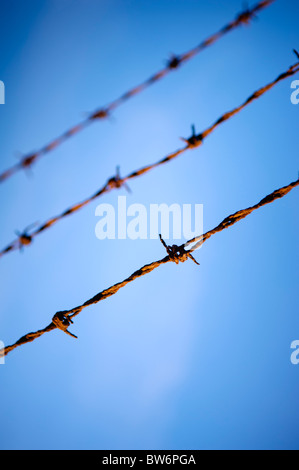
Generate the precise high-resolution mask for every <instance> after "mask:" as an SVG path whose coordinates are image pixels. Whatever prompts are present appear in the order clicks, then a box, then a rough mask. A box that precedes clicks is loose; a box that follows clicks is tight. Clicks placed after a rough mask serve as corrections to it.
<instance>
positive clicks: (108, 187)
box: [0, 62, 299, 258]
mask: <svg viewBox="0 0 299 470" xmlns="http://www.w3.org/2000/svg"><path fill="white" fill-rule="evenodd" d="M298 72H299V62H297V63H296V64H294V65H292V66H291V67H290V68H289V69H288V70H287V71H286V72H283V73H282V74H280V75H279V76H278V77H277V78H276V79H275V80H274V81H272V82H271V83H269V84H268V85H266V86H263V87H262V88H260V89H259V90H257V91H255V92H254V93H253V94H252V95H251V96H250V97H249V98H247V100H246V101H245V102H244V103H243V104H242V105H240V106H238V107H236V108H235V109H233V110H232V111H229V112H227V113H225V114H223V115H222V116H221V117H220V118H219V119H218V120H217V121H216V122H215V123H214V124H212V125H211V126H210V127H209V128H208V129H206V130H205V131H203V132H202V133H200V134H195V131H194V129H193V135H191V137H189V138H188V139H183V140H184V141H185V143H186V145H185V146H184V147H182V148H180V149H178V150H176V151H175V152H173V153H170V154H168V155H167V156H166V157H163V158H162V159H161V160H159V161H158V162H156V163H153V164H150V165H147V166H145V167H143V168H140V169H139V170H135V171H133V172H132V173H130V174H129V175H127V176H125V177H124V178H121V177H120V175H119V174H117V175H116V176H115V177H113V178H110V179H109V180H108V182H107V183H106V184H105V185H104V186H103V187H102V188H101V189H100V190H98V191H97V192H96V193H95V194H93V195H92V196H91V197H88V198H87V199H85V200H84V201H82V202H79V203H77V204H74V205H73V206H71V207H69V208H68V209H66V210H65V211H63V212H62V213H61V214H60V215H57V216H55V217H52V218H50V219H49V220H47V221H46V222H45V223H43V224H42V225H40V226H39V227H37V228H36V229H35V230H34V231H32V232H31V233H30V234H29V233H26V231H25V232H24V233H23V234H20V236H19V238H18V239H16V240H14V241H13V242H12V243H10V244H9V245H8V246H7V247H6V248H4V249H3V250H2V251H0V258H1V257H2V256H4V255H5V254H7V253H9V252H12V251H15V250H18V249H19V248H22V247H23V246H25V245H30V244H31V243H32V241H33V239H34V238H35V237H36V236H37V235H39V234H41V233H42V232H44V231H45V230H47V229H49V228H50V227H52V226H53V225H55V224H56V223H57V222H59V221H60V220H63V219H64V218H65V217H67V216H69V215H71V214H74V213H75V212H77V211H79V210H80V209H82V208H83V207H85V206H86V205H88V204H89V203H91V202H92V201H94V200H95V199H97V198H99V197H100V196H102V195H104V194H105V193H107V192H109V191H112V190H114V189H118V188H121V187H122V186H123V185H125V184H126V183H127V182H128V181H129V180H131V179H134V178H137V177H138V176H141V175H143V174H145V173H147V172H149V171H151V170H153V169H155V168H158V167H159V166H160V165H164V164H165V163H168V162H170V161H171V160H173V159H174V158H177V157H179V156H180V155H182V154H183V153H184V152H186V151H187V150H192V149H194V148H197V147H200V146H201V145H202V144H203V142H204V140H205V139H206V138H207V137H208V136H209V135H210V134H211V133H212V132H214V131H215V130H216V129H217V127H218V126H220V125H221V124H223V123H224V122H226V121H228V120H229V119H231V118H232V117H233V116H235V115H236V114H238V113H239V112H241V111H242V110H243V109H244V108H246V107H247V106H248V105H249V104H250V103H252V102H253V101H255V100H257V99H259V98H260V97H261V96H263V95H264V94H265V93H266V92H268V91H269V90H271V89H272V88H273V87H274V86H275V85H276V84H278V83H279V82H281V81H282V80H285V79H286V78H288V77H290V76H292V75H295V74H296V73H298Z"/></svg>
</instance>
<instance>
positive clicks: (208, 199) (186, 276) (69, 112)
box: [0, 0, 299, 449]
mask: <svg viewBox="0 0 299 470" xmlns="http://www.w3.org/2000/svg"><path fill="white" fill-rule="evenodd" d="M241 8H242V4H241V2H239V1H235V0H230V1H229V2H227V1H219V0H211V1H209V2H204V1H201V0H200V1H193V0H184V1H183V0H177V1H169V0H159V1H152V0H151V1H144V0H142V1H137V0H131V1H129V0H123V1H120V0H109V1H108V0H100V1H95V0H86V1H85V0H84V1H83V0H59V1H58V0H57V1H56V0H51V1H50V0H48V1H44V0H38V1H33V0H29V1H27V2H21V1H20V0H18V1H17V0H12V1H4V0H2V1H1V15H0V38H1V50H0V80H3V82H4V83H5V87H6V104H5V105H4V106H3V105H2V106H1V107H0V133H1V134H0V135H1V140H0V147H1V157H0V170H1V171H2V170H4V169H6V168H7V167H9V166H11V165H12V164H14V163H15V162H16V161H17V158H18V157H17V156H16V153H18V152H19V153H29V152H31V151H34V150H37V149H39V148H40V147H42V146H43V145H44V144H46V143H48V142H49V141H50V140H51V139H52V138H54V137H56V136H57V135H60V134H61V132H63V131H64V130H66V129H68V128H69V127H70V126H72V125H74V124H76V123H77V122H80V121H81V120H82V119H83V118H84V116H86V113H88V112H90V111H93V110H95V109H97V108H98V107H100V106H102V105H105V104H106V103H108V102H109V101H111V100H113V99H114V98H116V97H118V96H119V95H121V94H122V93H123V92H124V91H126V90H127V89H129V88H131V87H132V86H134V85H136V84H138V83H139V82H140V81H143V80H144V79H145V78H147V77H148V76H150V75H151V74H152V73H153V72H155V71H157V70H159V69H160V67H161V65H163V64H164V63H165V60H167V59H168V58H169V56H170V54H171V53H181V52H185V51H186V50H188V49H189V48H192V47H193V46H195V45H196V44H198V43H199V42H200V41H201V40H202V39H204V38H205V37H207V36H208V35H210V34H211V33H213V32H214V31H216V30H218V29H219V28H220V27H222V26H223V25H224V24H226V23H227V22H228V21H230V20H231V19H232V18H233V17H234V16H235V15H236V14H237V13H238V12H239V11H240V9H241ZM298 13H299V5H298V4H297V3H296V2H294V1H292V0H284V1H282V0H278V1H277V2H276V3H274V5H272V6H271V7H269V8H268V9H266V10H265V11H263V12H262V13H261V14H260V15H259V19H258V20H256V21H254V22H253V23H252V25H251V26H250V27H242V28H240V29H238V30H236V31H234V32H232V33H231V34H230V35H228V36H227V37H225V38H224V39H222V40H221V41H220V42H218V43H217V44H215V45H214V46H212V47H211V48H209V49H208V50H206V51H205V52H203V53H202V54H201V55H200V56H198V57H196V58H195V59H194V60H192V61H191V62H189V63H188V64H186V65H185V66H184V67H182V68H181V69H179V70H178V71H177V72H175V73H173V74H171V75H170V76H169V77H167V78H166V79H165V80H163V81H161V82H159V83H158V84H156V85H154V86H153V87H151V88H150V89H148V90H147V91H145V92H144V93H142V94H140V95H139V96H137V97H135V98H134V99H132V100H131V101H130V102H128V103H126V104H125V105H124V106H123V107H121V108H119V109H118V110H117V111H115V113H114V114H113V115H112V116H111V119H109V120H106V121H102V122H98V123H94V124H93V125H92V126H90V127H89V128H88V129H86V130H85V131H84V132H82V133H81V134H79V135H77V136H76V137H74V138H73V139H70V140H69V141H68V142H67V143H65V144H64V145H62V146H61V147H60V148H58V149H57V150H55V151H53V152H52V153H50V154H48V155H47V156H45V157H44V158H43V159H41V160H40V161H39V162H37V164H36V165H35V166H34V168H33V172H32V173H33V174H32V175H26V174H25V173H19V174H18V175H16V176H14V177H13V178H11V179H10V180H9V181H7V182H5V183H4V184H2V185H1V186H0V198H1V201H2V202H1V212H0V214H1V232H0V245H1V248H2V247H5V246H6V245H7V244H8V243H9V242H10V241H11V240H12V239H13V238H14V236H15V235H14V232H15V230H22V229H24V228H25V227H27V226H28V225H30V224H31V223H33V222H40V223H42V222H43V221H45V220H47V219H48V218H49V217H52V216H54V215H57V214H59V213H60V212H62V211H63V210H64V209H66V208H68V207H69V206H70V205H72V204H74V203H76V202H78V201H81V200H82V199H84V198H86V197H87V196H89V195H92V194H93V193H94V192H96V190H97V189H99V188H100V187H102V186H103V184H104V183H105V182H106V180H107V179H108V177H111V176H113V175H114V173H115V168H116V166H117V165H119V166H120V168H121V172H122V174H127V173H129V172H131V171H132V170H134V169H136V168H139V167H141V166H143V165H146V164H148V163H151V162H155V161H156V160H158V159H160V158H162V157H163V156H164V155H166V154H168V153H169V152H171V151H173V150H176V149H177V148H178V147H180V146H181V142H180V140H179V137H182V136H183V137H188V136H189V135H190V127H191V125H192V124H193V123H194V124H195V125H196V129H197V131H198V132H199V131H200V130H204V129H205V128H207V127H208V126H209V125H210V124H211V123H213V122H214V121H215V120H216V119H217V118H218V117H219V116H220V115H221V114H222V113H223V112H226V111H228V110H230V109H232V108H233V107H235V106H236V105H238V104H240V103H241V102H243V101H244V100H245V99H246V98H247V97H248V96H249V95H250V94H251V93H252V92H253V91H255V90H256V89H257V88H259V87H260V86H262V85H264V84H266V83H268V82H269V81H271V80H273V79H274V78H276V77H277V76H278V75H279V74H280V73H281V72H282V71H284V70H286V69H287V68H288V67H289V65H291V64H292V63H294V62H295V57H294V55H293V54H292V49H293V48H294V47H297V48H298V47H299V44H298V40H299V38H298ZM291 83H292V79H289V80H286V81H284V82H282V83H281V84H279V85H278V86H277V87H276V88H275V89H273V90H272V91H270V92H269V93H268V94H267V95H265V96H264V97H262V98H261V99H260V100H258V101H257V102H255V103H253V104H252V105H251V106H250V107H249V108H247V109H246V110H244V111H243V112H242V113H241V114H239V115H238V116H236V117H234V118H233V119H232V120H230V121H229V122H227V123H225V124H223V126H221V127H220V128H219V129H218V130H217V131H215V133H214V134H213V135H211V136H210V137H209V138H208V139H207V140H206V142H205V143H204V145H203V146H202V147H201V148H199V149H196V150H194V151H192V152H188V153H186V154H185V155H184V156H182V157H180V158H178V159H176V160H174V161H172V162H171V163H169V164H167V165H165V166H163V167H160V168H159V169H156V170H153V171H152V172H150V173H148V174H146V175H144V176H142V177H140V178H137V179H135V180H132V181H131V183H130V187H131V190H132V194H131V195H128V203H129V204H130V203H132V204H133V203H140V204H144V205H145V206H146V207H149V205H150V204H155V203H156V204H161V203H166V204H172V203H177V204H203V207H204V230H209V229H211V228H213V227H214V226H216V225H218V223H219V222H220V221H221V220H222V219H223V218H224V217H226V216H227V215H229V214H231V213H232V212H235V211H237V210H239V209H242V208H245V207H248V206H249V205H252V204H255V203H256V202H258V201H259V200H260V199H261V198H262V197H264V196H265V195H266V194H268V193H270V192H272V191H273V190H274V189H276V188H279V187H281V186H284V185H286V184H288V183H289V182H291V181H294V180H295V179H296V178H297V175H298V168H299V165H298V157H297V150H296V149H298V143H299V142H298V136H299V133H298V113H299V106H294V105H292V104H291V101H290V96H291ZM125 194H126V193H125V190H124V189H122V190H120V191H119V192H117V191H114V192H111V193H109V194H108V195H106V196H104V197H103V198H102V199H101V200H98V201H95V202H94V203H92V204H90V205H89V206H87V207H86V208H85V209H83V210H82V211H80V212H78V213H77V214H74V215H73V216H71V217H70V218H68V219H66V220H64V221H62V222H60V223H59V224H57V225H56V226H55V227H53V228H51V229H50V230H48V231H46V232H45V233H44V234H42V235H40V237H37V238H36V239H35V240H34V243H33V244H32V245H31V246H29V247H27V248H26V250H24V252H23V253H18V252H15V253H11V254H9V255H7V256H5V257H4V258H2V259H1V261H0V282H1V292H0V295H1V310H0V326H1V333H0V339H1V340H2V341H4V343H5V344H11V343H13V342H14V341H16V340H17V339H18V338H19V337H21V336H22V335H24V334H25V333H27V332H30V331H36V330H37V329H39V328H42V327H44V326H46V325H47V324H48V323H49V322H50V320H51V318H52V316H53V314H54V313H55V312H56V311H58V310H65V309H69V308H72V307H75V306H76V305H79V304H81V303H82V302H84V301H85V300H87V299H89V298H91V297H92V296H93V295H95V294H96V293H97V292H100V291H101V290H103V289H104V288H106V287H109V286H110V285H112V284H114V283H116V282H118V281H120V280H122V279H123V278H125V277H127V276H128V275H130V274H131V273H132V272H134V271H135V270H136V269H138V268H139V267H141V266H143V265H144V264H146V263H149V262H151V261H154V260H157V259H160V258H162V257H163V256H164V254H165V252H164V251H163V247H162V245H161V244H160V242H159V241H157V240H137V241H132V240H104V241H100V240H98V239H97V238H96V236H95V226H96V223H97V220H98V219H97V218H96V217H95V210H96V207H97V205H98V204H100V203H102V202H105V203H110V204H113V205H114V206H115V207H116V205H117V197H118V196H119V195H125ZM297 213H298V190H294V191H293V192H291V193H290V194H289V195H288V196H286V197H285V198H283V199H282V200H280V201H278V202H275V203H273V204H271V205H268V206H267V207H265V208H262V209H261V210H260V211H258V212H255V213H254V214H253V215H251V216H249V217H248V218H247V219H245V220H243V221H241V222H240V223H238V224H236V225H235V226H234V227H232V228H231V229H229V230H226V231H224V232H222V233H220V234H217V235H215V236H214V237H212V238H211V239H210V240H209V241H208V242H207V243H206V244H205V245H204V246H203V247H202V249H201V250H200V251H199V252H197V253H196V255H195V256H196V258H197V260H198V261H199V262H200V263H201V266H200V267H197V266H196V265H195V264H194V263H192V262H191V261H190V262H188V263H184V264H180V265H178V266H177V265H175V264H170V263H169V264H168V265H166V266H163V267H160V268H159V269H157V270H155V271H154V272H153V273H151V274H150V275H148V276H144V277H143V278H142V279H140V280H138V281H136V282H134V283H132V284H131V285H129V286H127V287H126V288H124V289H122V290H120V291H119V292H118V294H117V295H115V296H113V297H111V298H109V299H108V300H105V301H103V302H101V303H100V304H98V305H96V306H93V307H90V308H89V309H86V310H85V311H84V312H82V314H81V315H79V316H78V317H77V318H76V319H75V324H74V325H72V328H71V331H73V332H74V333H75V334H76V335H77V336H78V337H79V338H78V340H74V339H73V338H70V337H69V336H67V335H64V334H63V333H62V332H61V331H58V330H57V331H54V332H52V333H49V334H47V335H44V336H43V337H42V338H40V339H39V340H37V341H35V342H33V343H31V344H29V345H26V346H24V347H22V348H19V349H17V350H15V351H14V352H12V353H11V354H9V355H8V356H7V358H6V364H5V365H1V366H0V387H1V388H0V390H1V401H0V423H1V424H0V437H1V439H0V447H1V449H63V448H67V449H231V448H233V449H235V448H237V449H239V448H240V449H246V448H255V449H259V448H267V449H268V448H269V449H272V448H273V449H275V448H279V449H289V448H291V449H296V448H298V442H299V431H298V419H299V408H298V387H299V366H294V365H292V364H291V362H290V356H291V349H290V345H291V343H292V341H294V340H298V339H299V319H298V241H297V234H298V218H297Z"/></svg>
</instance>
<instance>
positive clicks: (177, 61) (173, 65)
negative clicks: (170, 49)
mask: <svg viewBox="0 0 299 470" xmlns="http://www.w3.org/2000/svg"><path fill="white" fill-rule="evenodd" d="M274 2H275V0H263V1H261V2H259V3H258V4H256V5H255V6H253V7H252V8H246V9H245V10H244V11H242V12H241V13H240V14H239V15H238V16H237V17H236V18H235V19H234V20H233V21H231V22H230V23H229V24H227V25H226V26H224V27H223V28H221V29H220V31H218V32H217V33H215V34H213V35H212V36H210V37H209V38H207V39H205V40H204V41H203V42H201V43H200V44H199V45H198V46H196V47H194V48H193V49H191V50H189V51H188V52H186V53H184V54H181V55H174V56H172V57H171V59H169V60H168V62H167V64H166V66H165V67H164V68H163V69H162V70H160V71H159V72H157V73H155V74H154V75H152V76H151V77H150V78H148V79H146V80H145V81H144V82H142V83H141V84H140V85H137V86H136V87H134V88H132V89H131V90H129V91H127V92H126V93H123V94H122V95H121V96H120V97H119V98H117V99H116V100H114V101H112V102H111V103H110V104H108V105H107V106H104V107H103V108H100V109H98V110H96V111H94V112H93V113H91V114H90V115H89V116H88V117H87V118H86V119H85V120H83V121H82V122H81V123H79V124H77V125H75V126H73V127H72V128H70V129H69V130H68V131H66V132H64V133H63V134H62V135H61V136H59V137H57V138H56V139H54V140H52V141H51V142H50V143H49V144H47V145H45V146H44V147H42V148H41V149H40V150H38V151H36V152H33V153H30V154H28V155H25V156H24V157H23V158H22V159H21V160H20V162H18V163H17V164H16V165H14V166H12V167H11V168H9V169H7V170H6V171H4V172H3V173H2V174H0V183H3V182H4V181H6V180H7V179H8V178H10V177H11V176H13V175H14V174H15V173H17V172H18V171H20V170H27V169H28V168H30V167H31V166H32V165H33V164H34V163H35V162H36V161H37V160H38V159H39V158H41V157H42V156H44V155H46V154H48V153H49V152H51V151H52V150H54V149H56V148H57V147H58V146H60V145H61V144H62V143H63V142H65V141H66V140H68V139H70V138H71V137H73V136H74V135H76V134H78V133H79V132H81V131H83V130H84V129H85V128H86V127H87V126H89V125H90V124H91V123H93V122H94V121H97V120H103V119H107V118H108V117H109V116H110V115H111V112H112V111H114V110H115V109H116V108H118V107H119V106H121V105H122V104H123V103H125V102H126V101H128V100H129V99H130V98H132V97H133V96H136V95H138V94H139V93H141V92H142V91H144V90H145V89H147V88H148V87H150V86H151V85H153V84H154V83H157V82H158V81H159V80H161V79H162V78H164V77H166V76H167V75H168V74H169V73H170V72H172V71H174V70H177V69H178V68H179V67H180V66H181V65H183V64H184V63H186V62H188V61H189V60H191V59H192V58H194V57H195V56H196V55H198V54H199V53H201V52H202V51H203V50H204V49H206V48H207V47H209V46H211V45H212V44H214V43H215V42H216V41H217V40H219V39H221V38H222V37H223V36H225V35H226V34H227V33H229V32H230V31H232V30H234V29H236V28H237V27H239V26H241V25H243V24H249V23H250V21H251V19H252V18H254V17H255V16H256V14H257V13H259V12H260V11H261V10H263V9H264V8H266V7H268V6H269V5H271V4H272V3H274Z"/></svg>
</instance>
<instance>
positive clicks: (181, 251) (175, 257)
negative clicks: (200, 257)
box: [159, 234, 200, 266]
mask: <svg viewBox="0 0 299 470" xmlns="http://www.w3.org/2000/svg"><path fill="white" fill-rule="evenodd" d="M159 236H160V240H161V243H162V245H163V246H164V248H165V249H166V251H167V254H168V256H169V259H170V260H171V261H174V262H175V264H179V263H180V262H181V263H184V262H185V261H187V260H188V259H189V258H190V259H192V261H194V263H195V264H197V265H198V266H200V264H199V263H198V262H197V261H196V259H195V258H194V257H193V256H192V255H191V253H190V252H189V251H186V250H185V246H184V245H181V246H178V245H172V246H169V245H167V244H166V243H165V241H164V240H163V238H162V236H161V234H160V235H159Z"/></svg>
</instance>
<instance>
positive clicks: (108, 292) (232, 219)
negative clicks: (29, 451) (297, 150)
mask: <svg viewBox="0 0 299 470" xmlns="http://www.w3.org/2000/svg"><path fill="white" fill-rule="evenodd" d="M297 186H299V179H297V180H296V181H294V182H293V183H290V184H289V185H287V186H284V187H282V188H280V189H277V190H276V191H274V192H273V193H271V194H269V195H268V196H266V197H264V198H263V199H262V200H261V201H260V202H259V203H258V204H255V205H254V206H251V207H249V208H247V209H243V210H240V211H238V212H236V213H234V214H232V215H230V216H228V217H226V218H225V219H224V220H223V221H222V222H221V223H220V224H219V225H217V227H215V228H214V229H213V230H210V231H209V232H206V233H205V234H203V235H199V236H198V237H195V238H193V239H192V240H189V241H187V242H186V243H185V244H183V245H181V246H180V247H177V246H176V247H175V248H174V247H169V246H168V245H167V244H166V243H165V241H164V240H163V241H162V237H161V236H160V239H161V242H162V243H163V246H164V247H165V248H166V250H167V253H168V255H167V256H166V257H165V258H163V259H161V260H159V261H155V262H153V263H151V264H147V265H145V266H143V267H142V268H140V269H138V270H137V271H135V272H134V273H133V274H132V275H131V276H129V277H128V278H127V279H125V280H124V281H122V282H119V283H117V284H115V285H113V286H111V287H109V288H108V289H105V290H104V291H102V292H100V293H99V294H97V295H95V296H94V297H93V298H92V299H90V300H87V301H86V302H85V303H84V304H82V305H80V306H78V307H75V308H73V309H72V310H66V311H63V312H58V313H56V314H55V315H54V317H53V319H52V322H51V323H50V324H49V325H48V326H47V327H45V328H44V329H42V330H38V331H36V332H34V333H28V334H27V335H25V336H22V338H20V339H19V340H18V341H17V342H16V343H14V344H12V345H11V346H6V347H4V348H3V349H1V350H0V355H1V357H3V356H6V355H7V354H8V353H9V352H11V351H13V350H14V349H16V348H17V347H19V346H22V345H24V344H26V343H29V342H31V341H34V340H35V339H37V338H39V337H40V336H42V335H43V334H44V333H48V332H50V331H53V330H55V329H57V328H58V329H61V330H62V331H64V332H66V333H68V334H70V335H71V336H75V335H73V334H72V333H70V332H69V331H67V328H68V326H69V325H70V323H73V322H72V318H73V317H75V316H77V315H79V313H81V312H82V310H83V309H85V308H86V307H88V306H90V305H95V304H97V303H98V302H100V301H102V300H104V299H107V298H108V297H111V296H112V295H115V294H116V293H117V292H118V291H119V290H120V289H121V288H123V287H125V286H126V285H127V284H129V283H130V282H133V281H135V280H136V279H138V278H140V277H142V276H145V275H146V274H149V273H150V272H152V271H153V270H154V269H156V268H158V267H159V266H162V265H164V264H166V263H169V262H173V261H174V262H176V263H179V261H186V259H187V258H190V257H191V256H190V255H191V253H192V252H194V251H195V250H196V249H198V248H199V247H200V246H201V245H202V244H203V243H204V242H206V241H207V240H208V239H209V238H210V237H211V236H212V235H215V234H216V233H218V232H221V231H222V230H225V229H226V228H228V227H231V226H232V225H234V224H235V223H237V222H239V221H240V220H242V219H244V218H245V217H247V216H248V215H249V214H251V213H252V212H253V211H255V210H257V209H259V208H261V207H263V206H265V205H266V204H270V203H272V202H274V201H276V200H277V199H280V198H282V197H284V196H286V195H287V194H288V193H289V192H290V191H291V190H292V189H294V188H295V187H297ZM194 243H195V245H194ZM189 245H193V246H192V247H191V248H190V249H189V250H186V248H187V247H188V246H189ZM174 252H175V253H174ZM192 258H193V257H192ZM193 261H195V260H194V258H193ZM195 262H196V261H195ZM196 264H198V263H197V262H196Z"/></svg>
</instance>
